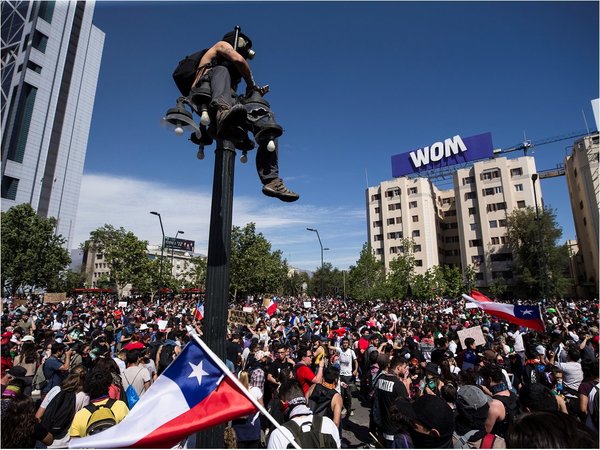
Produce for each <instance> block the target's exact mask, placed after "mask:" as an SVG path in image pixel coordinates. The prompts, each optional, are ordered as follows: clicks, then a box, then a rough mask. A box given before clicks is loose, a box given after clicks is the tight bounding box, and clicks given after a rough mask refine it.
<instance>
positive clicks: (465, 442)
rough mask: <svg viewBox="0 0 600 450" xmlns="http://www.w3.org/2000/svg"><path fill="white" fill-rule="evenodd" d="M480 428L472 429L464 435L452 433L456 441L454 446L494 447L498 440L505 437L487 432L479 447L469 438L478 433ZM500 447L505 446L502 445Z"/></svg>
mask: <svg viewBox="0 0 600 450" xmlns="http://www.w3.org/2000/svg"><path fill="white" fill-rule="evenodd" d="M478 432H479V430H471V431H468V432H467V433H465V434H463V435H462V436H460V435H458V434H457V433H456V432H454V433H453V434H452V441H453V443H454V448H494V444H495V443H496V441H498V442H499V444H500V441H502V440H503V439H502V438H501V437H499V436H496V435H495V434H492V433H486V434H485V436H483V438H482V439H481V443H480V444H479V447H477V446H476V445H475V444H474V443H473V442H469V439H470V438H471V437H472V436H474V435H475V434H476V433H478ZM499 448H505V447H502V446H500V447H499Z"/></svg>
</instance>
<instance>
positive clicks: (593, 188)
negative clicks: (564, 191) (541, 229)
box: [565, 132, 600, 298]
mask: <svg viewBox="0 0 600 450" xmlns="http://www.w3.org/2000/svg"><path fill="white" fill-rule="evenodd" d="M598 140H599V135H598V133H597V132H596V133H593V134H591V135H588V136H585V137H583V138H581V139H579V140H577V141H576V142H575V144H574V145H573V152H572V154H571V155H570V156H567V158H566V159H565V172H566V175H567V185H568V187H569V196H570V198H571V209H572V211H573V221H574V223H575V232H576V233H577V244H578V245H577V247H578V249H577V254H576V256H577V258H578V260H579V261H582V266H583V272H584V273H583V274H581V275H580V276H579V277H578V279H577V283H576V284H577V285H578V287H579V288H580V292H578V294H579V295H582V296H589V297H596V298H597V296H598V270H599V268H598V257H599V254H598V245H599V242H598V232H599V228H598V211H599V209H600V195H599V189H598V188H599V180H598V160H599V158H600V153H599V145H598Z"/></svg>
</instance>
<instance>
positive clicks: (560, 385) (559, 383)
mask: <svg viewBox="0 0 600 450" xmlns="http://www.w3.org/2000/svg"><path fill="white" fill-rule="evenodd" d="M556 390H557V391H558V392H562V390H563V382H562V381H557V382H556Z"/></svg>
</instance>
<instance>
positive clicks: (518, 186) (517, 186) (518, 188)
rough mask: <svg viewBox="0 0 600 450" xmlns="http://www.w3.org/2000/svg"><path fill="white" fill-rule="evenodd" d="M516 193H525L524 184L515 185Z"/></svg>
mask: <svg viewBox="0 0 600 450" xmlns="http://www.w3.org/2000/svg"><path fill="white" fill-rule="evenodd" d="M515 191H517V192H523V185H522V184H515Z"/></svg>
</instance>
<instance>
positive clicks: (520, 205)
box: [517, 200, 525, 208]
mask: <svg viewBox="0 0 600 450" xmlns="http://www.w3.org/2000/svg"><path fill="white" fill-rule="evenodd" d="M517 208H525V200H519V201H518V202H517Z"/></svg>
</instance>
